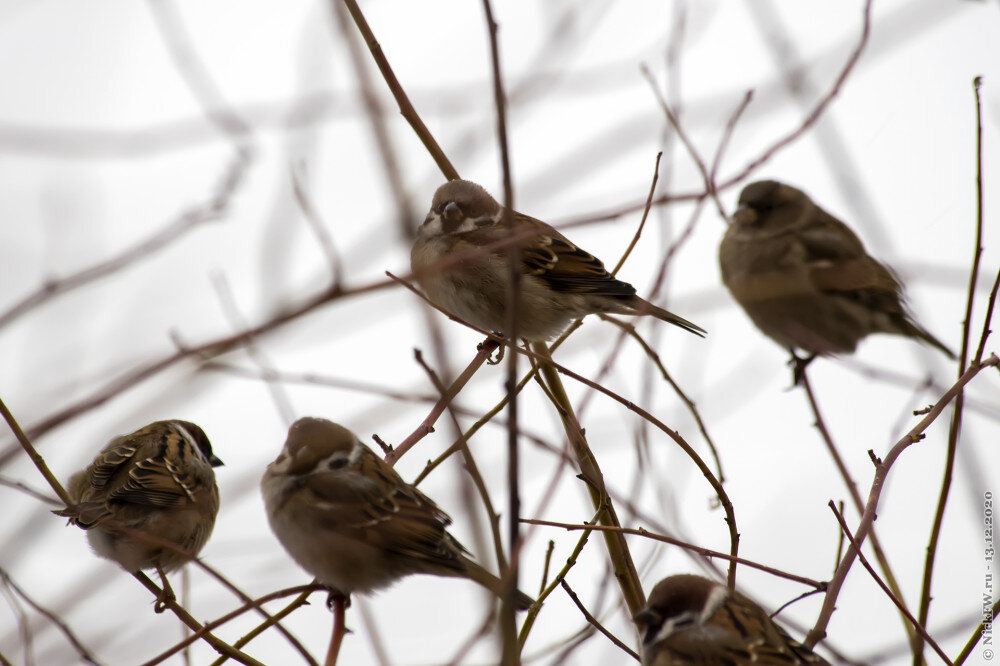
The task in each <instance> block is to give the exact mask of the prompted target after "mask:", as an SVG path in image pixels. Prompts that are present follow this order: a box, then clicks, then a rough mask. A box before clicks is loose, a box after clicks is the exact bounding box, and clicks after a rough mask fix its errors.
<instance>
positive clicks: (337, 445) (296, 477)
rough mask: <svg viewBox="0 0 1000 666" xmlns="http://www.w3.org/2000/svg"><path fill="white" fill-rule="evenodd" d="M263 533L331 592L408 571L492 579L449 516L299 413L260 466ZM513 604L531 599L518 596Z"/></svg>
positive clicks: (339, 432)
mask: <svg viewBox="0 0 1000 666" xmlns="http://www.w3.org/2000/svg"><path fill="white" fill-rule="evenodd" d="M261 492H262V493H263V496H264V506H265V507H266V509H267V518H268V521H269V522H270V524H271V529H272V531H273V532H274V534H275V536H277V537H278V541H280V542H281V544H282V545H283V546H284V547H285V550H286V551H288V554H289V555H291V556H292V559H294V560H295V561H296V562H297V563H298V564H299V566H301V567H302V568H303V569H305V570H306V571H308V572H309V573H310V574H312V575H313V576H315V577H316V578H317V579H318V580H319V581H320V582H321V583H322V584H324V585H326V586H327V587H329V588H331V590H333V591H335V592H339V593H341V594H344V595H349V594H351V593H352V592H358V593H367V592H371V591H374V590H377V589H379V588H383V587H386V586H388V585H391V584H392V583H394V582H395V581H396V580H398V579H399V578H402V577H403V576H408V575H410V574H417V573H424V574H433V575H436V576H451V577H459V578H469V579H471V580H473V581H475V582H477V583H479V584H480V585H482V586H484V587H486V588H487V589H489V590H490V591H491V592H493V593H494V594H499V593H500V592H501V587H500V586H501V582H500V579H498V578H497V577H496V576H494V575H493V574H491V573H489V572H488V571H486V569H484V568H483V567H481V566H480V565H478V564H476V563H475V562H473V561H472V560H471V559H469V558H468V557H467V556H466V555H465V553H466V552H467V551H466V550H465V548H463V547H462V544H460V543H459V542H458V540H456V539H455V538H454V537H453V536H452V535H451V534H449V533H448V532H447V530H446V529H445V528H446V527H447V526H448V525H450V524H451V518H449V517H448V515H447V514H446V513H445V512H444V511H442V510H441V509H440V508H438V506H437V505H436V504H435V503H434V502H433V501H431V499H430V498H428V497H427V496H426V495H424V494H423V493H422V492H420V491H419V490H417V488H415V487H414V486H412V485H410V484H408V483H406V482H405V481H404V480H403V479H402V478H401V477H400V476H399V474H397V473H396V471H395V470H394V469H392V467H390V466H389V465H388V464H387V463H386V462H385V461H384V460H382V459H381V458H379V457H378V456H377V455H375V453H374V452H373V451H372V450H371V449H369V448H368V447H367V446H365V445H364V444H363V443H362V442H361V441H360V440H359V439H358V438H357V436H356V435H354V433H352V432H351V431H350V430H347V429H346V428H344V427H342V426H340V425H338V424H336V423H333V422H331V421H327V420H326V419H319V418H310V417H306V418H301V419H299V420H298V421H296V422H295V423H293V424H292V426H291V427H290V428H289V429H288V439H287V441H286V442H285V446H284V448H283V449H282V451H281V453H280V454H279V455H278V457H277V458H276V459H275V460H274V462H272V463H271V464H270V465H268V466H267V471H266V472H265V473H264V477H263V479H262V480H261ZM517 594H518V599H517V601H518V605H519V607H520V608H527V607H528V606H530V605H531V604H532V603H533V601H532V599H531V597H529V596H527V595H526V594H524V593H523V592H518V593H517Z"/></svg>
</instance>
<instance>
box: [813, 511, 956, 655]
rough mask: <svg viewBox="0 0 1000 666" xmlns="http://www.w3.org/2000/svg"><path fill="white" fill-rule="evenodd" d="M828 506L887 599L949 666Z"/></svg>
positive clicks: (925, 630)
mask: <svg viewBox="0 0 1000 666" xmlns="http://www.w3.org/2000/svg"><path fill="white" fill-rule="evenodd" d="M828 506H829V507H830V510H831V511H833V515H835V516H836V517H837V522H838V523H840V529H841V530H843V532H844V535H845V536H846V537H847V540H848V541H850V542H851V547H853V548H854V549H855V550H856V551H857V553H858V560H859V561H860V562H861V566H863V567H864V568H865V569H866V570H867V571H868V573H869V574H871V577H872V578H873V579H874V580H875V582H876V583H877V584H878V586H879V587H880V588H882V591H883V592H885V594H886V596H888V597H889V599H890V600H891V601H892V603H894V604H895V605H896V608H897V609H899V612H900V613H902V614H903V615H904V616H906V619H907V620H909V621H910V623H911V624H912V626H913V628H914V629H915V630H916V631H917V633H918V634H920V636H922V637H923V638H924V640H926V641H927V642H928V643H930V646H931V647H932V648H933V649H934V651H935V652H937V653H938V656H939V657H941V659H943V660H944V663H946V664H948V665H949V666H951V663H952V662H951V659H949V658H948V655H946V654H945V653H944V650H942V649H941V647H940V646H939V645H938V644H937V642H936V641H935V640H934V639H933V638H931V635H930V634H929V633H927V629H925V628H924V626H923V625H922V624H921V623H920V622H918V621H917V618H915V617H913V614H912V613H910V611H909V610H908V609H907V608H906V605H905V604H903V602H902V601H900V599H899V598H898V597H896V595H895V594H894V593H893V591H892V590H890V589H889V586H888V585H886V584H885V582H884V581H883V580H882V579H881V578H879V575H878V573H877V572H876V571H875V569H874V568H873V567H872V565H871V564H869V563H868V560H867V558H865V555H864V553H862V552H861V547H860V546H859V545H858V543H857V541H855V539H854V535H853V534H851V529H850V528H849V527H848V526H847V521H845V520H844V516H843V514H841V513H840V511H838V510H837V507H836V505H834V503H833V500H831V501H830V502H829V504H828Z"/></svg>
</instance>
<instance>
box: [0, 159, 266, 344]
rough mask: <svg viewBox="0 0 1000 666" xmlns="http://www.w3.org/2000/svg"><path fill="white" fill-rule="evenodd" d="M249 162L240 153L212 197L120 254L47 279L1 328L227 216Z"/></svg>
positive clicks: (7, 314) (4, 316)
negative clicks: (196, 229) (58, 297)
mask: <svg viewBox="0 0 1000 666" xmlns="http://www.w3.org/2000/svg"><path fill="white" fill-rule="evenodd" d="M249 165H250V156H249V153H247V152H237V153H236V155H235V156H234V157H233V159H232V160H231V161H230V163H229V165H228V166H227V167H226V171H225V173H224V174H223V178H222V180H221V181H220V183H219V185H218V186H217V187H216V189H215V192H213V193H212V195H211V196H210V197H209V198H208V200H206V201H205V202H203V203H200V204H197V205H195V206H191V207H190V208H188V209H187V210H185V211H184V212H182V213H181V214H180V215H179V216H178V217H177V218H176V219H175V220H174V221H173V222H170V223H169V224H167V225H166V226H164V227H163V228H161V229H160V230H159V231H157V232H156V233H154V234H152V235H151V236H149V237H147V238H146V239H144V240H142V241H140V242H138V243H136V244H135V245H133V246H132V247H130V248H127V249H126V250H124V251H122V252H121V253H120V254H118V255H117V256H114V257H111V258H110V259H106V260H104V261H100V262H97V263H95V264H93V265H91V266H88V267H86V268H83V269H81V270H78V271H76V272H74V273H70V274H68V275H66V276H63V277H60V278H48V279H46V280H45V281H44V282H43V283H42V284H41V286H39V287H38V288H37V289H36V290H35V291H33V292H31V293H30V294H28V295H26V296H24V297H22V298H21V300H19V301H18V302H16V303H15V304H14V305H12V306H11V307H9V308H8V309H7V310H5V311H4V312H2V313H0V329H2V328H3V327H4V326H7V325H9V324H10V323H11V322H13V321H15V320H17V319H19V318H20V317H22V316H24V315H25V314H27V313H29V312H31V311H33V310H35V309H36V308H38V307H40V306H41V305H43V304H45V303H47V302H48V301H50V300H52V299H53V298H55V297H57V296H59V295H61V294H65V293H67V292H70V291H73V290H75V289H79V288H80V287H83V286H85V285H87V284H90V283H91V282H94V281H95V280H99V279H101V278H104V277H108V276H110V275H115V274H117V273H119V272H120V271H123V270H125V269H126V268H128V267H130V266H132V265H134V264H136V263H137V262H139V261H141V260H143V259H146V258H147V257H149V256H151V255H152V254H154V253H155V252H157V251H158V250H160V249H162V248H164V247H167V246H169V245H171V244H173V243H176V242H178V241H179V240H180V239H181V238H183V236H184V235H185V234H187V233H188V232H189V231H191V230H193V229H194V228H195V227H197V226H199V225H202V224H204V223H206V222H212V221H215V220H218V219H220V218H221V217H222V216H223V215H225V213H226V210H227V209H228V208H229V204H230V202H231V200H232V198H233V196H234V194H235V193H236V191H237V190H238V189H239V187H240V185H241V184H242V183H243V178H244V176H245V175H246V171H247V168H248V167H249Z"/></svg>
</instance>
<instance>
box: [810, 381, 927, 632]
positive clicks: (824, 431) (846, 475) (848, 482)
mask: <svg viewBox="0 0 1000 666" xmlns="http://www.w3.org/2000/svg"><path fill="white" fill-rule="evenodd" d="M800 379H801V384H802V388H803V390H805V393H806V398H807V399H808V401H809V409H810V410H811V411H812V414H813V418H815V419H816V421H815V423H814V424H813V425H815V426H816V430H817V431H819V434H820V439H822V440H823V444H824V445H826V449H827V451H828V452H829V453H830V457H831V458H833V462H834V465H836V467H837V471H838V472H839V473H840V478H841V479H842V480H843V481H844V485H845V486H846V487H847V492H848V494H849V495H850V496H851V502H852V503H853V504H854V508H855V510H856V511H857V512H858V514H859V515H860V514H862V513H864V510H865V505H864V502H863V501H862V500H861V493H860V492H858V484H857V483H855V481H854V478H853V477H851V472H850V470H848V469H847V464H846V463H845V462H844V459H843V457H842V456H841V455H840V449H838V448H837V445H836V443H834V441H833V436H832V435H831V434H830V430H829V428H827V427H826V420H825V419H824V418H823V413H822V412H820V409H819V401H818V400H817V399H816V394H815V393H814V392H813V388H812V383H811V382H810V381H809V374H808V368H802V374H801V377H800ZM869 540H870V541H871V545H872V550H873V551H874V552H875V559H876V560H878V564H879V567H880V568H881V569H882V573H883V574H884V575H885V579H886V582H887V583H888V584H889V587H890V589H892V593H893V594H894V595H895V597H896V598H897V599H898V600H899V601H900V603H903V604H904V605H905V601H904V597H903V590H902V588H901V587H900V585H899V582H898V581H897V580H896V575H895V574H894V573H893V571H892V567H891V566H890V565H889V558H888V556H887V555H886V553H885V550H884V549H883V548H882V543H881V541H879V538H878V534H877V532H876V531H875V529H874V528H873V529H872V532H871V535H870V536H869ZM837 561H838V562H839V561H840V558H839V557H838V559H837ZM907 612H909V611H907ZM901 619H902V621H903V630H904V631H905V632H906V635H907V637H908V638H909V640H910V642H911V643H912V642H913V641H914V640H916V639H917V637H918V635H917V633H916V632H915V631H914V630H913V627H912V626H911V624H910V623H909V622H907V620H906V615H905V614H902V615H901Z"/></svg>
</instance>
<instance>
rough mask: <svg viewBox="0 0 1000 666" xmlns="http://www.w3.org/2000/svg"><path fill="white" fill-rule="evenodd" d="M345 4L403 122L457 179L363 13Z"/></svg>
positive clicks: (348, 1) (350, 3) (346, 1)
mask: <svg viewBox="0 0 1000 666" xmlns="http://www.w3.org/2000/svg"><path fill="white" fill-rule="evenodd" d="M344 4H345V5H347V10H348V11H349V12H350V13H351V18H353V19H354V23H355V24H356V25H357V26H358V30H359V31H360V32H361V36H362V38H364V40H365V44H367V45H368V50H369V51H371V54H372V58H373V59H374V60H375V64H376V65H378V68H379V71H380V72H382V77H383V78H384V79H385V82H386V85H388V86H389V91H390V92H392V96H393V97H394V98H395V99H396V103H397V104H398V105H399V112H400V113H401V114H402V115H403V118H405V119H406V122H408V123H410V127H412V128H413V131H414V133H416V135H417V137H418V138H419V139H420V140H421V142H423V144H424V147H425V148H427V152H428V153H430V155H431V157H432V158H433V159H434V161H435V162H436V163H437V165H438V168H439V169H441V172H442V173H443V174H444V176H445V178H447V179H448V180H455V179H457V178H458V171H457V170H456V169H455V167H454V166H452V164H451V162H450V161H449V160H448V158H447V157H446V156H445V154H444V151H443V150H441V147H440V146H439V145H438V144H437V141H435V140H434V137H433V136H432V135H431V133H430V130H428V129H427V126H426V125H424V121H423V120H421V119H420V116H419V115H417V112H416V110H415V109H414V108H413V104H411V103H410V99H409V98H408V97H407V96H406V93H405V92H403V87H402V86H401V85H400V84H399V79H397V78H396V75H395V74H394V73H393V71H392V67H390V66H389V61H388V60H387V59H386V57H385V54H384V53H383V52H382V47H381V46H380V45H379V43H378V41H377V40H376V39H375V34H374V33H373V32H372V29H371V28H370V27H369V26H368V21H366V20H365V16H364V14H362V13H361V8H360V7H358V3H357V2H356V0H344Z"/></svg>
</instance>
